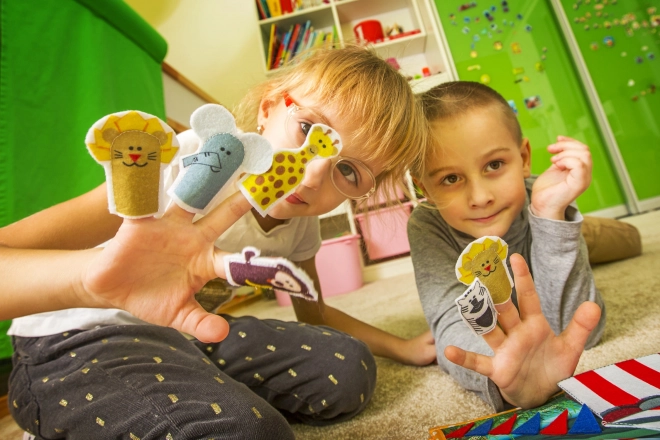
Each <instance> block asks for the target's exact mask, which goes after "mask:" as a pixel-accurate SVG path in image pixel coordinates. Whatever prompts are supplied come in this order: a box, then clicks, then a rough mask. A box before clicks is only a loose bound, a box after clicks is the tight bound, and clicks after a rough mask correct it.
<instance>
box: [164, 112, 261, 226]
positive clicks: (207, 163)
mask: <svg viewBox="0 0 660 440" xmlns="http://www.w3.org/2000/svg"><path fill="white" fill-rule="evenodd" d="M190 125H191V127H192V130H193V131H194V133H195V134H196V135H197V137H198V138H199V140H200V144H201V146H200V147H199V148H198V150H197V151H196V152H195V153H194V154H191V155H188V156H184V157H182V158H181V173H180V174H179V175H178V176H177V179H176V181H175V182H174V184H173V185H172V187H171V188H170V189H169V191H168V194H169V195H170V197H172V199H174V201H175V202H176V203H177V204H178V205H179V206H181V207H182V208H183V209H185V210H186V211H188V212H194V213H198V214H206V212H207V211H208V209H207V208H209V209H210V208H211V207H212V206H214V205H215V204H212V203H211V202H212V201H213V200H214V199H216V198H217V197H220V196H219V194H220V190H221V189H222V188H223V187H224V186H225V184H226V183H227V182H230V181H232V182H233V181H234V180H236V178H235V176H236V175H237V174H238V173H239V172H246V173H257V174H258V173H263V172H265V171H266V170H267V169H268V168H269V167H270V166H271V163H272V160H273V157H272V154H273V149H272V147H271V145H270V143H269V142H268V141H267V140H266V139H265V138H264V137H262V136H260V135H258V134H256V133H242V132H240V131H239V130H238V128H237V127H236V121H235V119H234V116H233V115H232V114H231V113H230V112H229V110H227V109H226V108H224V107H223V106H221V105H217V104H206V105H203V106H201V107H200V108H198V109H197V110H195V111H194V112H193V114H192V115H191V117H190Z"/></svg>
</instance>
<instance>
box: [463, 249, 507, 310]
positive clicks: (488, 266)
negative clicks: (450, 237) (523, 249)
mask: <svg viewBox="0 0 660 440" xmlns="http://www.w3.org/2000/svg"><path fill="white" fill-rule="evenodd" d="M507 253H508V246H507V244H506V242H505V241H504V240H502V239H501V238H499V237H494V236H485V237H481V238H479V239H477V240H475V241H473V242H472V243H470V244H469V245H468V246H467V247H466V248H465V250H463V252H462V253H461V255H460V256H459V257H458V261H457V262H456V277H457V278H458V280H459V281H460V282H462V283H463V284H466V285H470V284H471V283H472V281H473V280H474V279H475V277H476V278H478V279H479V281H481V283H482V284H483V285H484V286H486V288H487V289H488V291H489V292H490V294H491V296H492V298H493V302H494V303H495V304H503V303H505V302H507V301H508V300H509V298H511V292H512V287H513V280H512V279H511V274H510V273H509V268H508V267H507V264H506V257H507Z"/></svg>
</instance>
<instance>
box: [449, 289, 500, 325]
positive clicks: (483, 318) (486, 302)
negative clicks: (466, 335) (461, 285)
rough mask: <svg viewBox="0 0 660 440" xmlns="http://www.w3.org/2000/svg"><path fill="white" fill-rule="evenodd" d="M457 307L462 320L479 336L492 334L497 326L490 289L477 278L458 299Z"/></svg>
mask: <svg viewBox="0 0 660 440" xmlns="http://www.w3.org/2000/svg"><path fill="white" fill-rule="evenodd" d="M456 305H457V306H458V311H459V313H460V314H461V318H463V321H465V323H466V324H467V325H469V326H470V328H471V329H472V331H473V332H474V333H475V334H476V335H477V336H480V335H485V334H486V333H489V332H491V331H492V330H493V329H494V328H495V325H496V324H497V311H496V310H495V305H494V304H493V299H492V298H491V296H490V292H489V291H488V288H487V287H486V286H484V284H483V283H482V282H481V281H480V280H479V278H475V279H474V281H472V283H471V284H470V286H469V287H468V288H467V290H466V291H465V292H464V293H463V294H462V295H461V296H459V297H458V298H456Z"/></svg>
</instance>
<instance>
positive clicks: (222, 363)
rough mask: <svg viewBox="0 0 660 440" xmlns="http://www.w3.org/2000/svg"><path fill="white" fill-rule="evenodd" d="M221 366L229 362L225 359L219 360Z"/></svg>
mask: <svg viewBox="0 0 660 440" xmlns="http://www.w3.org/2000/svg"><path fill="white" fill-rule="evenodd" d="M218 363H219V364H220V365H225V364H226V363H227V362H226V361H225V360H224V359H218Z"/></svg>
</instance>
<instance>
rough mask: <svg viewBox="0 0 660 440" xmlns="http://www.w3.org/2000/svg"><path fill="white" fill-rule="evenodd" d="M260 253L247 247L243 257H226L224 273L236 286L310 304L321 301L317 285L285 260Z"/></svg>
mask: <svg viewBox="0 0 660 440" xmlns="http://www.w3.org/2000/svg"><path fill="white" fill-rule="evenodd" d="M260 254H261V251H259V249H257V248H254V247H251V246H248V247H246V248H244V249H243V251H242V252H241V253H240V254H231V255H227V256H226V257H225V258H224V261H225V273H226V274H227V281H228V282H229V284H231V285H233V286H252V287H262V288H266V289H274V290H276V291H282V292H285V293H288V294H289V295H291V296H297V297H300V298H304V299H306V300H308V301H316V300H318V297H319V295H318V293H317V292H316V289H315V288H314V281H312V279H311V278H310V277H309V275H307V273H306V272H305V271H304V270H303V269H301V268H299V267H298V266H296V265H295V264H293V263H292V262H291V261H289V260H287V259H286V258H281V257H260V256H259V255H260Z"/></svg>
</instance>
